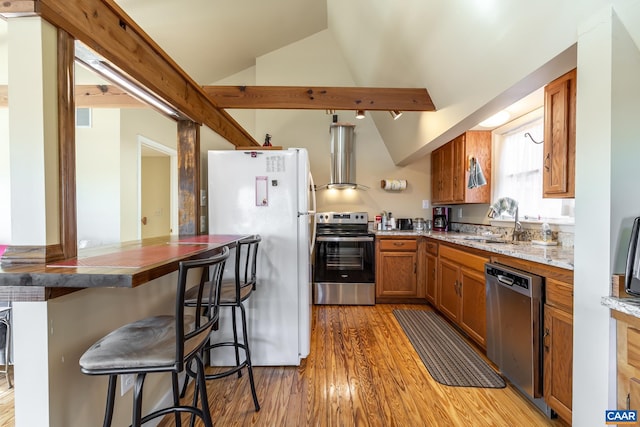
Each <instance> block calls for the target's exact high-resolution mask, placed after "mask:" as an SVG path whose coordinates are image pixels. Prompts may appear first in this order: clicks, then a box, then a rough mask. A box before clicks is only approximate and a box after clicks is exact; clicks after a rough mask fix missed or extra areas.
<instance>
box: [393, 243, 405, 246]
mask: <svg viewBox="0 0 640 427" xmlns="http://www.w3.org/2000/svg"><path fill="white" fill-rule="evenodd" d="M393 244H394V245H395V246H404V243H403V242H393Z"/></svg>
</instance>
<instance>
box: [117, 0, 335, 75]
mask: <svg viewBox="0 0 640 427" xmlns="http://www.w3.org/2000/svg"><path fill="white" fill-rule="evenodd" d="M116 3H118V5H119V6H120V7H122V8H123V9H124V10H125V11H126V12H127V13H128V14H129V15H130V16H131V17H132V18H133V19H134V20H135V21H136V22H137V23H138V24H139V25H140V26H141V27H142V28H143V29H144V30H145V31H146V32H147V34H149V35H150V36H151V37H152V38H153V39H154V41H156V42H157V43H158V44H159V45H160V46H161V47H162V48H163V49H164V50H165V51H166V52H167V53H168V54H169V55H170V56H171V57H172V58H173V59H174V60H175V61H176V62H177V63H178V64H179V65H180V66H181V67H182V68H183V69H184V70H185V71H186V72H187V73H188V74H189V75H190V76H191V77H192V78H193V79H194V80H195V81H196V82H198V83H200V84H202V85H206V84H211V83H213V82H216V81H218V80H220V79H222V78H224V77H227V76H229V75H232V74H235V73H237V72H239V71H242V70H244V69H246V68H249V67H251V66H252V65H254V64H255V59H256V57H259V56H261V55H264V54H266V53H268V52H271V51H274V50H276V49H279V48H281V47H283V46H286V45H288V44H291V43H293V42H296V41H298V40H300V39H303V38H305V37H308V36H310V35H312V34H315V33H317V32H318V31H322V30H324V29H326V28H327V3H326V1H323V0H268V1H264V0H187V1H181V2H176V1H175V0H116Z"/></svg>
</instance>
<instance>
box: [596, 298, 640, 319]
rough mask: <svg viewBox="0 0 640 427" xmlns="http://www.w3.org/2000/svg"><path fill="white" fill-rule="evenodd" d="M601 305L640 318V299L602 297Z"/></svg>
mask: <svg viewBox="0 0 640 427" xmlns="http://www.w3.org/2000/svg"><path fill="white" fill-rule="evenodd" d="M600 302H601V304H602V305H604V306H605V307H609V308H610V309H611V310H616V311H619V312H622V313H625V314H629V315H631V316H634V317H640V297H624V298H620V297H612V296H609V297H602V299H601V300H600Z"/></svg>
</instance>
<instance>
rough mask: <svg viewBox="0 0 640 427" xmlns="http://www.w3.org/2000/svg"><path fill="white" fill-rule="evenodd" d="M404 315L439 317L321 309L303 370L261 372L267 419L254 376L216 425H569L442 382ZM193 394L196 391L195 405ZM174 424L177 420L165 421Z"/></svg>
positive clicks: (234, 390)
mask: <svg viewBox="0 0 640 427" xmlns="http://www.w3.org/2000/svg"><path fill="white" fill-rule="evenodd" d="M395 308H413V309H420V310H430V308H429V307H428V306H425V305H398V304H378V305H376V306H314V307H313V324H312V325H313V326H312V327H313V332H312V342H311V354H310V355H309V357H308V358H307V359H306V360H304V361H303V363H302V365H301V366H299V367H255V368H254V374H255V379H256V385H257V389H258V397H259V399H260V404H261V406H262V408H261V410H260V411H259V412H255V411H254V409H253V402H252V399H251V392H250V389H249V382H248V376H247V375H246V374H244V375H243V376H242V378H240V379H238V378H237V377H235V376H232V377H227V378H224V379H220V380H217V381H209V382H208V384H207V391H208V394H209V402H210V404H211V413H212V416H213V419H214V423H215V424H216V425H217V426H225V427H227V426H372V427H377V426H385V427H387V426H426V425H428V426H447V427H449V426H465V427H468V426H500V427H501V426H525V425H526V426H563V425H564V424H563V423H562V422H560V421H557V420H549V419H547V418H546V417H545V416H544V414H542V413H541V412H539V411H538V410H537V409H536V408H535V407H534V406H533V405H531V404H530V403H529V402H528V401H527V400H526V399H525V398H524V397H522V396H521V395H520V394H519V393H518V392H517V391H516V390H515V389H514V388H513V387H512V386H511V385H508V386H507V388H505V389H481V388H466V387H448V386H445V385H441V384H439V383H437V382H436V381H434V380H433V379H432V378H431V375H429V372H428V371H427V370H426V368H425V367H424V365H423V363H422V361H421V360H420V358H419V357H418V355H417V354H416V352H415V351H414V350H413V347H412V346H411V343H410V342H409V340H408V339H407V338H406V336H405V334H404V332H403V331H402V328H401V327H400V325H399V324H398V323H397V321H396V319H395V317H394V316H393V313H392V311H393V309H395ZM209 369H210V370H212V371H213V368H209ZM245 372H246V371H245ZM6 386H7V384H6V379H5V378H4V376H0V426H1V427H12V426H14V425H15V421H14V414H13V389H11V390H7V388H6ZM192 393H193V383H192V384H191V385H190V387H189V389H188V392H187V396H186V399H190V398H191V396H192ZM186 419H187V418H186V416H185V421H186ZM183 425H188V424H184V423H183ZM197 425H202V424H201V423H199V424H198V423H197ZM173 426H175V422H174V418H173V416H168V417H166V418H165V419H164V420H163V421H162V422H161V423H160V427H173Z"/></svg>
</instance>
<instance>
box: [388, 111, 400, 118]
mask: <svg viewBox="0 0 640 427" xmlns="http://www.w3.org/2000/svg"><path fill="white" fill-rule="evenodd" d="M389 114H391V117H393V120H398V119H399V118H400V116H402V111H398V110H391V111H389Z"/></svg>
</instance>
